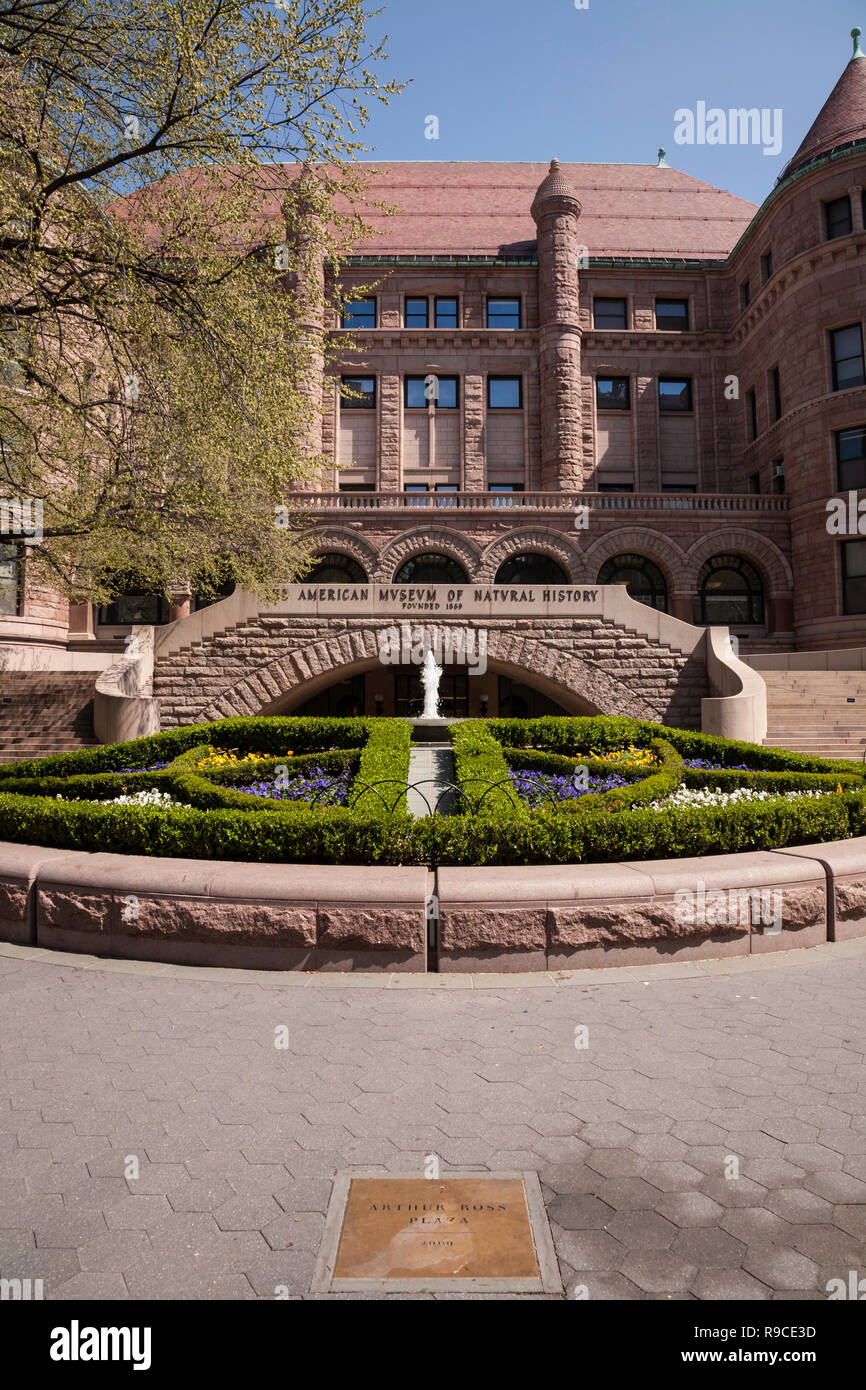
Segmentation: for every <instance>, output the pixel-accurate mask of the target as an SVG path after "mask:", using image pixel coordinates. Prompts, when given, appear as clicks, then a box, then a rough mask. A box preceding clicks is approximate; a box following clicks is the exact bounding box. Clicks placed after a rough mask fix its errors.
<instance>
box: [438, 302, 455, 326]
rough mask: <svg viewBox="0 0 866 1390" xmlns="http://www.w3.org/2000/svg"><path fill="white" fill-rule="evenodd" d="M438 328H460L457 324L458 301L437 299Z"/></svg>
mask: <svg viewBox="0 0 866 1390" xmlns="http://www.w3.org/2000/svg"><path fill="white" fill-rule="evenodd" d="M436 327H437V328H459V327H460V325H459V323H458V322H457V300H456V299H440V298H438V296H437V299H436Z"/></svg>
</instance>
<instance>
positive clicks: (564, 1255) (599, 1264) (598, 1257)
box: [555, 1231, 626, 1270]
mask: <svg viewBox="0 0 866 1390" xmlns="http://www.w3.org/2000/svg"><path fill="white" fill-rule="evenodd" d="M555 1245H556V1253H557V1255H558V1256H559V1258H560V1259H561V1260H564V1261H565V1263H566V1264H568V1265H570V1266H571V1268H572V1269H608V1270H615V1269H618V1268H619V1266H620V1263H621V1261H622V1259H623V1256H624V1255H625V1253H626V1252H625V1248H624V1247H623V1246H622V1245H621V1244H620V1242H619V1241H618V1240H615V1239H614V1237H613V1236H612V1235H609V1234H608V1233H607V1231H561V1232H559V1233H558V1235H557V1238H556V1241H555Z"/></svg>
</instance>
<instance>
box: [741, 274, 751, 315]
mask: <svg viewBox="0 0 866 1390" xmlns="http://www.w3.org/2000/svg"><path fill="white" fill-rule="evenodd" d="M751 302H752V287H751V285H750V284H749V282H748V280H744V281H743V283H742V284H741V286H740V310H741V311H742V310H743V309H748V307H749V305H750V304H751Z"/></svg>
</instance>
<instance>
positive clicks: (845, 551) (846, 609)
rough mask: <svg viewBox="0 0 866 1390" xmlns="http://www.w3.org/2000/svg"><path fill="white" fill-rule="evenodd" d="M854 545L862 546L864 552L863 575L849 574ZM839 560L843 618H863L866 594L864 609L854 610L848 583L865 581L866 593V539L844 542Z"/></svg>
mask: <svg viewBox="0 0 866 1390" xmlns="http://www.w3.org/2000/svg"><path fill="white" fill-rule="evenodd" d="M854 545H859V546H862V548H863V552H864V570H863V573H862V574H849V573H848V565H847V560H848V555H849V553H850V551H851V546H854ZM839 559H840V568H841V575H842V613H843V616H844V617H846V618H847V617H860V616H862V614H864V613H866V592H864V599H863V607H862V608H853V607H852V606H851V601H850V599H849V596H848V581H849V580H851V579H858V580H861V581H863V586H864V591H866V538H864V537H861V536H852V537H851V539H850V540H846V541H842V543H841V544H840V546H839Z"/></svg>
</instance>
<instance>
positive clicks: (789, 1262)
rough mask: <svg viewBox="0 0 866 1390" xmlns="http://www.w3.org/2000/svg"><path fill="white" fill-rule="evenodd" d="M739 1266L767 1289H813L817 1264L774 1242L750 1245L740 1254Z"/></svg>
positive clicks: (815, 1282) (815, 1283)
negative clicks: (772, 1243)
mask: <svg viewBox="0 0 866 1390" xmlns="http://www.w3.org/2000/svg"><path fill="white" fill-rule="evenodd" d="M742 1267H743V1269H744V1270H745V1271H746V1273H747V1274H753V1275H754V1277H755V1278H756V1279H760V1280H761V1281H762V1282H763V1283H765V1284H767V1285H768V1286H769V1287H770V1288H771V1289H775V1290H794V1289H814V1288H815V1287H816V1285H817V1276H818V1267H817V1265H815V1264H814V1263H813V1261H812V1260H808V1259H806V1257H805V1255H799V1254H798V1253H797V1251H796V1250H786V1249H784V1248H783V1247H782V1246H778V1245H755V1246H750V1248H749V1249H748V1250H747V1251H746V1254H745V1256H744V1258H743V1265H742Z"/></svg>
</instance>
